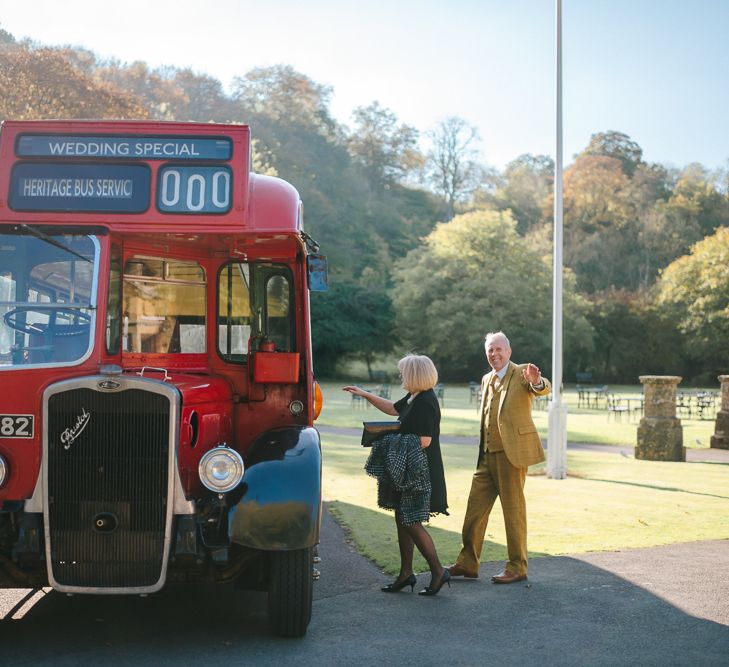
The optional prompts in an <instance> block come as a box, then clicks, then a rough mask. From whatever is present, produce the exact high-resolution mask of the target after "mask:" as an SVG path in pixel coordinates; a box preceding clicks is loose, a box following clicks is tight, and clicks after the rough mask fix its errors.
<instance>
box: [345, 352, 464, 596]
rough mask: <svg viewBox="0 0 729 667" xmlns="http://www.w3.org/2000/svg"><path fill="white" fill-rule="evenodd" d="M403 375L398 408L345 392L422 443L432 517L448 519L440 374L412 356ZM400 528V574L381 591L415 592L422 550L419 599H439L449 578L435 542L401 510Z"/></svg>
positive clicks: (423, 359) (364, 393)
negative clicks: (424, 573) (426, 574)
mask: <svg viewBox="0 0 729 667" xmlns="http://www.w3.org/2000/svg"><path fill="white" fill-rule="evenodd" d="M398 369H399V371H400V377H401V379H402V386H403V388H404V389H405V390H406V391H407V392H408V393H407V394H406V395H405V396H403V397H402V398H401V399H400V400H399V401H396V402H394V403H393V402H392V401H390V400H388V399H386V398H382V397H381V396H377V395H375V394H372V393H370V392H368V391H366V390H364V389H362V388H361V387H356V386H353V385H350V386H347V387H344V391H348V392H349V393H350V394H355V395H357V396H362V397H363V398H364V399H366V400H367V401H369V402H370V403H371V404H372V405H374V406H375V407H376V408H377V409H378V410H381V411H382V412H384V413H385V414H388V415H392V416H397V417H398V418H399V420H400V422H401V424H402V426H401V427H400V432H401V433H403V434H406V433H412V434H414V435H417V436H418V437H419V438H420V446H421V447H423V448H424V449H425V453H426V455H427V458H428V469H429V473H430V485H431V495H430V514H431V516H432V515H434V514H439V513H442V514H447V513H448V512H447V510H448V501H447V498H446V485H445V475H444V472H443V460H442V458H441V455H440V441H439V436H440V405H439V404H438V399H437V397H436V395H435V392H434V391H433V387H434V386H435V385H436V384H437V382H438V371H437V370H436V369H435V366H434V365H433V362H432V361H431V360H430V359H429V358H428V357H426V356H424V355H417V354H409V355H407V356H406V357H403V358H402V359H400V361H399V363H398ZM395 524H396V526H397V541H398V544H399V546H400V573H399V575H398V577H397V579H395V581H393V582H392V583H391V584H388V585H387V586H385V587H383V589H382V590H383V591H385V592H387V593H392V592H395V591H399V590H402V589H403V588H405V587H406V586H410V590H413V588H414V587H415V583H416V579H415V574H414V573H413V549H414V547H418V551H420V553H421V554H423V557H424V558H425V560H426V561H427V562H428V566H429V567H430V584H428V587H427V588H425V589H423V590H422V591H420V595H435V594H436V593H437V592H438V591H439V590H440V589H441V587H442V586H443V584H444V583H446V582H448V580H449V579H450V575H449V573H448V570H447V569H445V568H444V567H443V565H442V564H441V562H440V559H439V558H438V554H437V552H436V550H435V545H434V544H433V539H432V538H431V537H430V535H429V534H428V531H427V530H425V527H424V526H423V524H422V523H420V522H418V523H414V524H411V525H405V523H404V522H403V517H402V514H401V513H400V512H399V511H397V510H396V511H395ZM448 585H449V586H450V583H448Z"/></svg>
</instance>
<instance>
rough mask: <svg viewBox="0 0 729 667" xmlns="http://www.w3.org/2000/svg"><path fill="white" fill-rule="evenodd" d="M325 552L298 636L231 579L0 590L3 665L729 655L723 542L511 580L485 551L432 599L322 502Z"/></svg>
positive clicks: (494, 661) (537, 571) (547, 566)
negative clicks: (125, 587) (157, 588)
mask: <svg viewBox="0 0 729 667" xmlns="http://www.w3.org/2000/svg"><path fill="white" fill-rule="evenodd" d="M320 555H321V557H322V563H321V564H320V565H319V566H318V567H319V569H320V570H321V579H320V580H319V581H317V582H316V583H315V602H314V612H313V619H312V622H311V625H310V627H309V632H308V635H307V636H306V638H304V639H301V640H283V639H278V638H275V637H273V636H272V635H271V634H270V632H269V630H268V626H267V623H266V617H265V596H264V595H263V594H248V593H241V592H236V591H234V590H233V589H232V588H229V587H210V586H197V587H179V586H178V587H169V588H167V589H165V590H164V591H163V592H161V593H159V594H156V595H152V596H149V597H147V598H140V597H126V596H125V597H118V596H114V597H112V596H102V597H95V596H74V597H66V596H63V595H60V594H57V593H54V592H51V593H50V594H47V595H44V594H43V593H42V592H40V593H37V594H36V596H37V598H38V599H37V600H36V599H32V600H31V601H30V602H29V603H27V604H25V605H23V604H22V603H21V604H18V601H22V600H23V599H24V596H28V595H29V594H31V595H32V591H15V590H13V591H0V618H2V619H3V620H0V665H3V666H8V667H11V666H17V665H24V666H31V665H32V666H33V667H41V666H45V665H54V666H67V665H68V666H71V665H72V666H74V667H75V666H77V665H129V666H131V665H134V666H135V667H136V666H147V665H149V666H157V665H175V666H176V667H177V666H179V665H196V666H197V665H200V666H205V665H216V666H219V665H221V664H225V665H287V664H288V665H296V666H297V667H307V666H310V665H311V666H314V665H316V666H322V665H338V666H344V665H398V666H399V667H400V666H405V665H420V666H427V665H442V664H447V665H449V667H450V666H453V665H479V666H481V665H496V666H499V667H501V666H502V665H506V666H509V665H518V666H519V667H524V665H533V664H539V665H540V667H541V666H543V665H560V666H561V665H580V666H583V665H610V666H612V665H661V666H663V665H692V666H693V665H701V666H704V665H722V666H724V667H726V666H727V665H729V541H713V542H696V543H689V544H680V545H673V546H668V547H657V548H651V549H639V550H633V551H625V552H618V553H594V554H586V555H580V556H574V557H553V558H534V559H532V560H531V562H530V571H529V581H528V582H523V583H518V584H512V585H510V586H494V585H492V584H491V583H490V582H489V575H490V574H492V573H495V572H497V571H498V570H499V569H500V565H501V564H500V563H485V564H483V565H482V568H481V577H480V578H479V579H477V580H454V581H453V584H452V586H451V587H450V588H447V587H446V588H444V589H443V590H442V591H441V592H440V593H439V594H438V595H437V596H436V597H433V598H422V597H419V596H418V595H416V594H412V593H410V592H409V591H408V592H401V593H397V594H390V595H387V594H384V593H381V592H380V590H379V587H380V585H382V583H384V582H385V581H387V580H388V577H386V576H384V575H382V574H381V573H380V572H379V570H378V569H377V568H376V567H375V566H374V565H373V564H372V563H371V562H369V561H367V560H366V559H364V558H362V557H361V556H359V555H358V554H356V553H355V552H354V550H353V549H352V548H351V547H350V546H349V544H348V543H347V539H346V535H345V534H344V532H343V531H342V529H341V528H340V527H339V526H338V525H337V524H336V523H335V522H334V521H333V520H332V518H331V516H330V515H329V513H328V512H325V517H324V521H323V525H322V543H321V547H320ZM428 578H429V577H428V575H422V576H420V577H419V582H418V587H416V591H417V590H418V588H422V587H423V586H425V585H426V584H427V582H428ZM21 615H22V618H15V619H14V618H12V617H13V616H16V617H17V616H21Z"/></svg>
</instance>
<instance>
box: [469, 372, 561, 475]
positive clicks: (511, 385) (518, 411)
mask: <svg viewBox="0 0 729 667" xmlns="http://www.w3.org/2000/svg"><path fill="white" fill-rule="evenodd" d="M526 367H527V364H515V363H513V362H511V361H510V362H509V369H508V370H507V371H506V375H504V379H503V389H502V391H501V398H500V400H499V405H498V410H499V412H498V422H497V423H498V427H499V434H500V435H501V441H502V443H503V445H504V453H505V454H506V457H507V458H508V459H509V462H510V463H511V464H512V465H513V466H516V467H517V468H528V467H529V466H530V465H534V464H535V463H540V462H541V461H544V449H543V448H542V441H541V440H540V439H539V434H538V433H537V427H536V426H535V425H534V421H533V419H532V401H533V400H534V397H535V396H546V395H547V394H549V392H550V391H552V385H551V384H550V382H549V380H547V378H544V377H543V378H542V380H544V387H543V388H542V389H540V390H536V389H533V388H532V386H531V385H530V384H529V383H528V382H527V381H526V380H525V379H524V376H523V375H522V372H523V370H524V369H525V368H526ZM493 375H494V371H493V370H492V371H491V372H489V373H486V375H484V376H483V379H482V380H481V409H480V410H481V411H480V413H479V414H480V415H481V438H480V441H479V448H478V460H479V462H480V461H481V456H483V453H484V451H483V448H484V414H483V411H484V407H485V405H486V401H487V400H488V386H489V383H490V382H491V378H492V376H493Z"/></svg>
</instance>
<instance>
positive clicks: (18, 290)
mask: <svg viewBox="0 0 729 667" xmlns="http://www.w3.org/2000/svg"><path fill="white" fill-rule="evenodd" d="M98 263H99V243H98V241H97V240H96V238H95V237H93V236H88V235H85V234H63V233H60V232H55V231H51V232H49V233H47V234H46V233H43V232H39V231H38V230H34V229H33V228H27V233H22V234H15V233H4V232H2V231H0V370H3V369H8V368H12V367H16V366H29V365H31V366H32V365H48V364H52V365H59V364H71V363H76V362H79V361H80V360H82V359H83V358H84V357H85V356H86V355H87V354H88V352H89V351H90V349H91V346H92V342H93V341H92V332H93V326H92V324H93V319H94V313H95V305H94V303H93V301H94V299H95V294H94V285H95V276H96V273H97V268H98Z"/></svg>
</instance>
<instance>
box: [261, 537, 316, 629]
mask: <svg viewBox="0 0 729 667" xmlns="http://www.w3.org/2000/svg"><path fill="white" fill-rule="evenodd" d="M313 567H314V566H313V555H312V549H311V548H310V547H309V548H307V549H296V550H294V551H274V552H273V553H272V554H271V558H270V570H269V582H268V619H269V622H270V623H271V628H272V629H273V632H274V634H276V635H278V636H279V637H303V636H304V635H305V634H306V629H307V627H308V626H309V621H310V620H311V602H312V593H313V587H314V578H313V574H312V572H313Z"/></svg>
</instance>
